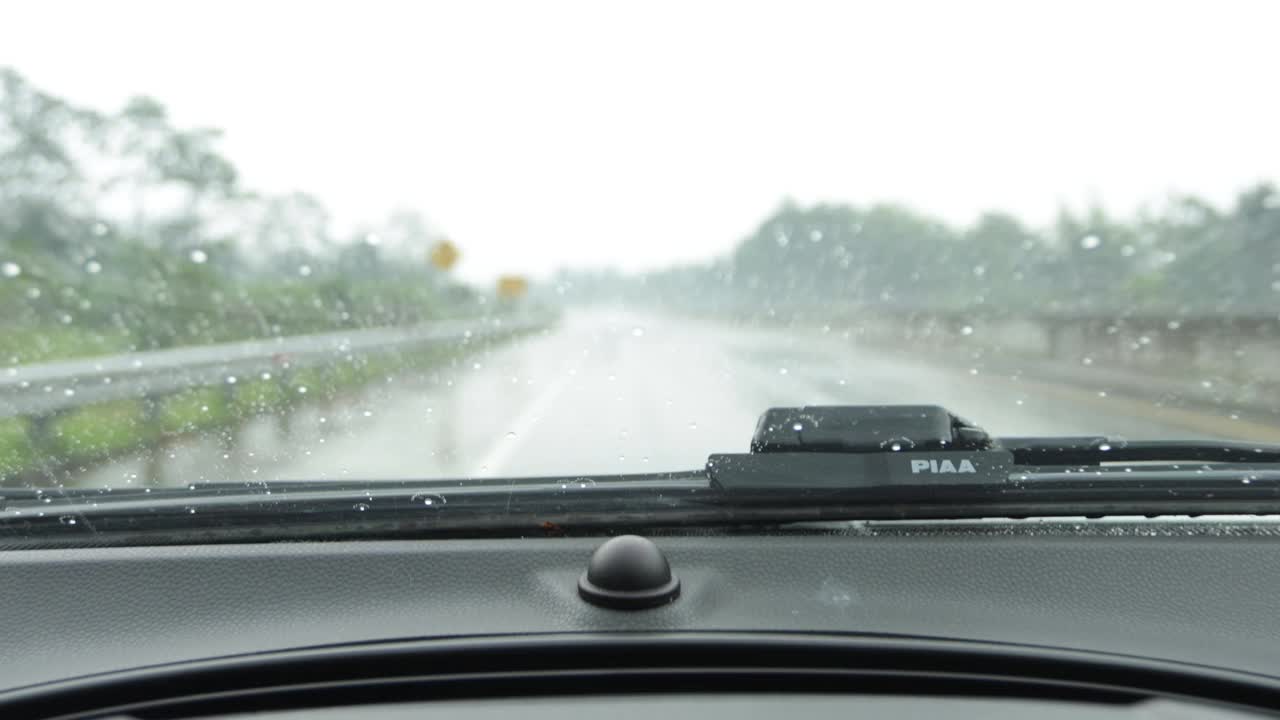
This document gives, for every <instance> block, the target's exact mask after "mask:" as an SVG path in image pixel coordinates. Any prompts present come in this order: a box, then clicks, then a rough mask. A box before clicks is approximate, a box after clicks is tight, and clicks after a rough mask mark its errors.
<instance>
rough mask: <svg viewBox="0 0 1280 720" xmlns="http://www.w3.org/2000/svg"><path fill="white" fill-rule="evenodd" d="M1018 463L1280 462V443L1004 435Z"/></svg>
mask: <svg viewBox="0 0 1280 720" xmlns="http://www.w3.org/2000/svg"><path fill="white" fill-rule="evenodd" d="M995 447H997V448H1000V449H1003V450H1008V451H1009V452H1010V453H1012V454H1013V459H1014V462H1017V463H1020V464H1042V465H1098V464H1100V463H1104V462H1105V463H1115V462H1219V463H1272V462H1280V445H1274V444H1267V443H1246V442H1236V441H1230V440H1214V441H1207V440H1124V439H1119V438H1108V437H1100V436H1099V437H1094V436H1088V437H1015V438H1008V437H1006V438H1000V439H999V440H998V441H996V442H995Z"/></svg>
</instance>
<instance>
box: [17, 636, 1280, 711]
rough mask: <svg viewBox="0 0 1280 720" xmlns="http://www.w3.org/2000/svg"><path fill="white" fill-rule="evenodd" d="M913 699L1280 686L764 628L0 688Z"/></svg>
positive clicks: (1113, 663) (1192, 693)
mask: <svg viewBox="0 0 1280 720" xmlns="http://www.w3.org/2000/svg"><path fill="white" fill-rule="evenodd" d="M744 688H750V689H751V690H752V691H768V692H775V691H787V690H793V691H794V690H821V691H824V692H860V693H867V692H875V693H885V692H910V693H913V694H923V693H928V692H930V690H931V689H933V691H935V692H946V693H948V694H984V695H1010V694H1016V695H1019V696H1023V697H1028V696H1029V697H1050V698H1055V699H1065V698H1078V699H1081V700H1087V701H1094V702H1099V701H1101V702H1123V701H1125V700H1126V699H1128V700H1136V699H1140V698H1143V697H1151V696H1158V697H1166V698H1172V699H1180V700H1184V701H1192V702H1211V703H1218V704H1224V705H1228V706H1234V707H1240V708H1249V709H1254V710H1270V711H1276V710H1280V679H1277V678H1275V677H1270V676H1262V675H1256V674H1248V673H1240V672H1235V671H1230V670H1225V669H1221V668H1211V667H1202V666H1196V665H1188V664H1182V663H1173V662H1168V661H1159V660H1148V659H1143V658H1134V657H1126V656H1116V655H1106V654H1098V653H1089V652H1083V651H1075V650H1063V649H1056V648H1040V647H1028V646H1012V645H1000V644H989V643H974V642H965V641H950V640H936V639H926V638H902V637H876V636H871V637H868V636H832V635H807V634H773V633H767V634H758V633H665V634H651V633H616V634H608V635H606V634H555V635H529V636H482V637H472V638H459V639H440V640H417V641H405V642H393V643H378V644H358V645H342V646H333V647H324V648H313V649H304V650H294V651H286V652H279V653H268V654H257V655H248V656H234V657H226V658H219V659H213V660H204V661H197V662H191V663H179V664H173V665H164V666H158V667H152V668H143V669H138V670H134V671H128V672H122V673H110V674H104V675H97V676H91V677H85V678H79V679H74V680H68V681H64V682H59V683H53V684H47V685H38V686H31V687H28V688H24V689H20V690H15V691H10V692H8V693H4V694H0V717H4V718H6V720H28V719H34V718H41V719H47V718H68V719H69V718H83V717H100V716H105V715H112V714H122V715H132V716H134V717H138V718H143V719H149V718H170V717H195V716H199V715H206V714H215V713H226V712H232V711H236V712H246V711H252V710H257V709H275V708H281V707H290V708H296V707H308V706H327V705H333V704H339V705H344V704H359V703H361V702H389V701H396V700H401V699H405V698H406V697H421V698H445V697H450V698H464V697H497V696H504V695H505V696H521V695H533V694H547V693H551V694H582V693H585V692H594V693H600V692H605V693H608V692H624V691H630V692H636V691H699V690H704V691H705V690H716V691H739V692H740V691H741V690H743V689H744Z"/></svg>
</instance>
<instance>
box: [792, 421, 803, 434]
mask: <svg viewBox="0 0 1280 720" xmlns="http://www.w3.org/2000/svg"><path fill="white" fill-rule="evenodd" d="M791 429H792V430H795V431H796V432H800V431H801V430H803V429H804V425H803V424H802V423H796V424H794V425H792V426H791Z"/></svg>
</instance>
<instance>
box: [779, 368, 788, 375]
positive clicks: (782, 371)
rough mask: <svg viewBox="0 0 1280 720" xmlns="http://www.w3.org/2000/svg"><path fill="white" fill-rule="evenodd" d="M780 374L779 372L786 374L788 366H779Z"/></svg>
mask: <svg viewBox="0 0 1280 720" xmlns="http://www.w3.org/2000/svg"><path fill="white" fill-rule="evenodd" d="M778 374H779V375H786V374H787V369H786V368H784V367H780V368H778Z"/></svg>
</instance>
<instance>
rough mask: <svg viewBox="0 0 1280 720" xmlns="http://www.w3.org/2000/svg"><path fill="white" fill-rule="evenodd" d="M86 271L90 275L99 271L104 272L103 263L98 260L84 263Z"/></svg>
mask: <svg viewBox="0 0 1280 720" xmlns="http://www.w3.org/2000/svg"><path fill="white" fill-rule="evenodd" d="M84 271H85V272H87V273H89V274H90V275H97V274H98V273H100V272H102V263H100V262H98V261H97V260H90V261H89V262H87V263H85V264H84Z"/></svg>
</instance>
